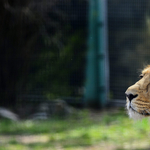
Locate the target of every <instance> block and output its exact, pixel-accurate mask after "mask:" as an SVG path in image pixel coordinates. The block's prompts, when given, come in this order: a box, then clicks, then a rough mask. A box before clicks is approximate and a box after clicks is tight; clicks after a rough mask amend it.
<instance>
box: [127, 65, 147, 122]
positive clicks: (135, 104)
mask: <svg viewBox="0 0 150 150" xmlns="http://www.w3.org/2000/svg"><path fill="white" fill-rule="evenodd" d="M140 77H141V79H140V80H139V81H137V82H136V83H135V84H134V85H132V86H130V87H129V88H128V89H127V90H126V92H125V95H126V108H127V111H128V115H129V116H130V118H132V119H135V120H137V119H142V118H144V117H148V116H150V65H148V66H146V67H145V68H144V69H143V71H142V73H141V75H140Z"/></svg>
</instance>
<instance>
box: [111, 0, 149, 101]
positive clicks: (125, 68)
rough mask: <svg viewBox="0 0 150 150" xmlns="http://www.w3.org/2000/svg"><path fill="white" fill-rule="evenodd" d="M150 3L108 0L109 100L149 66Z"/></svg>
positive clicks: (118, 97) (121, 97)
mask: <svg viewBox="0 0 150 150" xmlns="http://www.w3.org/2000/svg"><path fill="white" fill-rule="evenodd" d="M149 9H150V3H149V1H145V0H144V1H143V0H137V1H135V0H126V1H124V0H123V1H116V0H108V25H109V61H110V99H112V100H113V99H119V100H124V99H125V96H124V92H125V90H126V89H127V87H129V86H130V85H132V84H134V83H135V82H136V81H137V80H138V79H139V78H138V77H139V74H140V71H141V69H142V68H143V67H144V65H146V64H149V63H150V45H149V40H150V38H149V27H150V24H149Z"/></svg>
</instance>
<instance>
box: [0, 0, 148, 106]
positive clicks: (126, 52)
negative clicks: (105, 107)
mask: <svg viewBox="0 0 150 150" xmlns="http://www.w3.org/2000/svg"><path fill="white" fill-rule="evenodd" d="M88 4H89V2H88V1H86V0H70V1H68V0H66V1H63V2H62V1H58V0H52V1H48V0H45V1H40V0H39V1H34V0H33V1H31V2H30V1H22V2H19V1H18V2H17V1H6V2H1V5H0V7H1V12H0V13H1V18H0V20H1V22H2V23H1V25H0V31H1V34H0V37H1V42H0V47H1V56H0V57H1V59H0V61H1V63H0V71H1V74H0V83H1V84H0V91H1V92H0V94H1V99H2V101H1V104H2V105H4V106H5V105H6V106H7V105H8V106H15V105H16V104H18V103H20V102H21V103H22V102H26V103H29V102H31V101H32V102H33V101H34V102H35V101H43V100H53V99H57V98H63V99H67V100H69V101H71V100H72V99H74V98H75V99H78V100H79V101H80V102H81V101H82V100H81V99H82V98H83V96H84V90H85V82H86V81H85V79H86V78H85V68H86V64H87V63H86V57H87V49H88V47H87V39H88V27H89V24H88V20H89V18H88V17H89V6H88ZM149 8H150V3H149V1H146V0H108V5H107V10H108V18H107V19H108V43H109V44H108V47H109V65H110V67H109V68H110V79H109V81H110V88H109V89H110V91H109V93H108V95H109V99H111V100H114V99H121V100H124V99H125V96H124V91H125V90H126V88H127V87H128V86H129V85H131V84H133V83H134V82H135V81H136V80H138V74H139V72H140V70H139V69H142V68H143V66H144V65H145V64H148V63H149V62H150V61H149V60H150V59H149V58H150V50H149V48H150V44H149V39H150V36H149V34H150V17H149V16H150V12H149ZM75 99H74V100H73V101H72V102H75ZM82 102H83V101H82Z"/></svg>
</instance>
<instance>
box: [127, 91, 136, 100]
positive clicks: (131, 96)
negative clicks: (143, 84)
mask: <svg viewBox="0 0 150 150" xmlns="http://www.w3.org/2000/svg"><path fill="white" fill-rule="evenodd" d="M125 95H126V96H127V97H128V99H129V100H130V102H131V101H132V100H133V99H134V98H136V97H137V96H138V95H137V94H135V95H133V94H131V93H130V94H127V92H126V93H125Z"/></svg>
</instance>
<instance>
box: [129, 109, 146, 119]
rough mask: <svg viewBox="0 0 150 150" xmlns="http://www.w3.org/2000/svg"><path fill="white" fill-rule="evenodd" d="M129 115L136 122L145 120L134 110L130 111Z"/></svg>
mask: <svg viewBox="0 0 150 150" xmlns="http://www.w3.org/2000/svg"><path fill="white" fill-rule="evenodd" d="M128 115H129V117H130V118H132V119H134V120H141V119H142V118H144V116H143V115H140V114H139V113H137V112H135V111H133V110H132V109H128Z"/></svg>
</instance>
